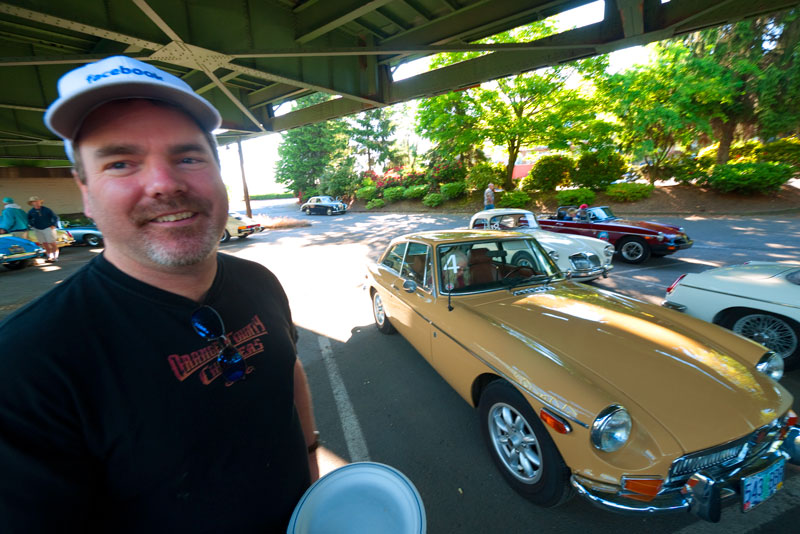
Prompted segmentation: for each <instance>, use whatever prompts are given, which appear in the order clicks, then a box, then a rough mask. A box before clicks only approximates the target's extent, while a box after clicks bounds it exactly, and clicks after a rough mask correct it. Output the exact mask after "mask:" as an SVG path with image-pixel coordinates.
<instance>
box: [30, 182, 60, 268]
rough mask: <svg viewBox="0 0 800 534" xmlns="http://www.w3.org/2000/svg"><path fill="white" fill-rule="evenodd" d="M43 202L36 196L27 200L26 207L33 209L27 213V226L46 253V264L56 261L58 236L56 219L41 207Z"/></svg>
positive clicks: (49, 210)
mask: <svg viewBox="0 0 800 534" xmlns="http://www.w3.org/2000/svg"><path fill="white" fill-rule="evenodd" d="M43 202H44V201H43V200H42V199H41V198H39V197H37V196H32V197H31V198H29V199H28V205H29V206H33V208H32V209H31V210H30V211H29V212H28V224H30V226H31V228H33V231H34V233H35V234H36V242H37V243H39V244H40V245H41V246H42V248H44V250H45V252H47V259H46V260H44V261H46V262H47V263H54V262H56V261H58V235H57V234H56V227H57V225H58V217H57V216H56V214H55V213H53V210H51V209H50V208H48V207H47V206H44V205H43Z"/></svg>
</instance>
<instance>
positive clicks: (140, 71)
mask: <svg viewBox="0 0 800 534" xmlns="http://www.w3.org/2000/svg"><path fill="white" fill-rule="evenodd" d="M119 74H134V75H136V76H147V77H148V78H155V79H156V80H162V81H163V80H164V79H163V78H162V77H161V76H159V75H158V74H156V73H155V72H151V71H149V70H143V69H129V68H127V67H123V66H122V65H120V66H119V67H118V68H116V69H111V70H108V71H106V72H104V73H102V74H90V75H89V76H87V77H86V81H87V82H89V83H92V82H96V81H97V80H100V79H102V78H108V77H109V76H117V75H119Z"/></svg>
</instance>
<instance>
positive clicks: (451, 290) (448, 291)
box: [447, 287, 453, 311]
mask: <svg viewBox="0 0 800 534" xmlns="http://www.w3.org/2000/svg"><path fill="white" fill-rule="evenodd" d="M452 294H453V288H452V287H450V288H448V289H447V311H453V306H452V304H450V295H452Z"/></svg>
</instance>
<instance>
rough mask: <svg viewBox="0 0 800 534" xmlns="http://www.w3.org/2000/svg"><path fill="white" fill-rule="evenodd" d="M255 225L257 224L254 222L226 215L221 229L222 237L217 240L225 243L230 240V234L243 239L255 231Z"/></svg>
mask: <svg viewBox="0 0 800 534" xmlns="http://www.w3.org/2000/svg"><path fill="white" fill-rule="evenodd" d="M256 226H257V225H254V224H247V223H245V222H244V221H240V220H239V219H236V218H234V217H231V216H230V215H228V221H227V222H226V223H225V230H223V231H222V237H221V238H220V240H219V242H220V243H227V242H228V241H230V240H231V237H232V236H236V237H238V238H239V239H244V238H245V237H247V236H249V235H250V234H252V233H254V232H255V231H256Z"/></svg>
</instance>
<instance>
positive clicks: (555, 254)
mask: <svg viewBox="0 0 800 534" xmlns="http://www.w3.org/2000/svg"><path fill="white" fill-rule="evenodd" d="M547 254H549V255H550V257H551V258H553V261H558V251H557V250H551V251H550V252H548V253H547Z"/></svg>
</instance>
